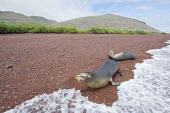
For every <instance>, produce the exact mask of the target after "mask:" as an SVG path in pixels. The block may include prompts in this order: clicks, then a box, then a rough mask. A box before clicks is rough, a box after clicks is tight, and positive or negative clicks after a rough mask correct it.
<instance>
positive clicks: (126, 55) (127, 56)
mask: <svg viewBox="0 0 170 113" xmlns="http://www.w3.org/2000/svg"><path fill="white" fill-rule="evenodd" d="M108 56H109V58H110V59H112V60H115V61H123V60H134V59H135V54H134V53H130V52H120V53H118V54H115V55H113V51H109V54H108Z"/></svg>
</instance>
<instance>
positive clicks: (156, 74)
mask: <svg viewBox="0 0 170 113" xmlns="http://www.w3.org/2000/svg"><path fill="white" fill-rule="evenodd" d="M167 43H168V44H170V41H168V42H167ZM147 53H150V54H152V55H153V56H152V59H148V60H144V62H143V63H137V64H136V65H135V67H136V69H135V70H133V71H134V79H131V80H129V81H126V82H123V83H121V85H120V86H118V100H117V101H116V102H114V103H113V104H112V106H111V107H110V106H106V105H104V104H97V103H94V102H91V101H89V100H88V98H87V97H84V96H81V93H80V91H79V90H75V89H61V90H58V91H55V92H53V93H52V94H43V95H38V96H36V97H34V98H33V99H31V100H28V101H26V102H23V103H22V104H20V105H18V106H16V107H15V108H14V109H11V110H9V111H6V113H34V112H36V113H38V112H39V113H41V112H46V113H51V112H62V113H68V112H69V113H71V112H74V113H83V112H86V113H170V45H168V46H166V47H163V48H161V49H154V50H149V51H147Z"/></svg>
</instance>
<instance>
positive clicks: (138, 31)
mask: <svg viewBox="0 0 170 113" xmlns="http://www.w3.org/2000/svg"><path fill="white" fill-rule="evenodd" d="M135 33H136V34H142V35H145V34H147V32H145V31H141V30H137V31H135Z"/></svg>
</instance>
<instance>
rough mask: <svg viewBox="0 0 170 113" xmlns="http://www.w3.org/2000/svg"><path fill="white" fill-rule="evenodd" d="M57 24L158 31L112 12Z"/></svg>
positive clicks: (85, 27)
mask: <svg viewBox="0 0 170 113" xmlns="http://www.w3.org/2000/svg"><path fill="white" fill-rule="evenodd" d="M56 25H57V26H75V27H76V28H79V29H88V28H91V27H106V28H114V29H123V30H143V31H152V32H159V31H158V30H156V29H154V28H152V27H150V26H148V25H146V23H144V22H142V21H139V20H136V19H131V18H127V17H122V16H117V15H113V14H107V15H101V16H88V17H81V18H76V19H72V20H68V21H64V22H60V23H57V24H56Z"/></svg>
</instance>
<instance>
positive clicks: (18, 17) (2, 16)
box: [0, 11, 57, 25]
mask: <svg viewBox="0 0 170 113" xmlns="http://www.w3.org/2000/svg"><path fill="white" fill-rule="evenodd" d="M0 21H2V22H6V23H32V24H43V25H53V24H56V23H57V22H56V21H54V20H49V19H46V18H44V17H39V16H30V17H29V16H26V15H23V14H20V13H15V12H12V11H0Z"/></svg>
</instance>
